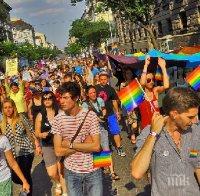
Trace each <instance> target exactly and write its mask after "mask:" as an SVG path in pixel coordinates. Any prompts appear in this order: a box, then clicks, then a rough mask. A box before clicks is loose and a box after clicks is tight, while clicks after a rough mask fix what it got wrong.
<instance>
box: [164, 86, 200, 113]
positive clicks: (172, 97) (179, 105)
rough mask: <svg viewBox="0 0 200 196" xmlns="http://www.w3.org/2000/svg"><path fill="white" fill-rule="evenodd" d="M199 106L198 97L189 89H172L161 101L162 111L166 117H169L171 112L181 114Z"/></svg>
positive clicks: (199, 99) (199, 98) (199, 100)
mask: <svg viewBox="0 0 200 196" xmlns="http://www.w3.org/2000/svg"><path fill="white" fill-rule="evenodd" d="M199 105H200V97H199V96H198V95H197V93H196V92H195V91H193V90H192V89H190V88H184V87H175V88H172V89H170V90H169V91H168V93H167V94H166V96H165V97H164V99H163V111H164V113H165V114H166V115H169V113H170V112H171V111H172V110H176V111H178V112H179V113H183V112H186V111H188V110H189V109H191V108H198V107H199Z"/></svg>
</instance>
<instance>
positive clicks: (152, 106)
mask: <svg viewBox="0 0 200 196" xmlns="http://www.w3.org/2000/svg"><path fill="white" fill-rule="evenodd" d="M135 79H136V81H137V83H138V85H139V86H140V89H141V90H142V92H143V93H144V95H145V97H146V99H147V101H148V102H149V103H150V105H151V108H152V109H153V111H154V112H156V109H155V107H154V105H153V104H152V103H151V101H150V99H149V97H148V96H147V94H146V93H145V91H144V89H143V88H142V86H141V84H140V82H139V81H138V79H137V78H135Z"/></svg>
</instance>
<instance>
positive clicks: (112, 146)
mask: <svg viewBox="0 0 200 196" xmlns="http://www.w3.org/2000/svg"><path fill="white" fill-rule="evenodd" d="M150 61H151V59H150V57H147V58H146V60H145V64H144V68H143V71H142V73H141V75H139V76H138V80H139V82H140V84H141V87H142V88H143V90H144V92H145V98H144V101H143V102H142V103H141V104H140V105H139V107H138V108H135V109H134V110H133V111H131V112H127V111H126V109H125V108H124V107H123V106H122V105H121V103H120V100H119V98H118V95H117V91H119V90H120V89H121V88H124V87H126V86H127V85H129V84H130V82H131V81H132V80H133V79H134V78H135V77H136V74H135V73H134V72H133V70H132V69H129V68H128V69H125V70H123V69H122V75H123V81H122V82H121V83H119V82H117V78H116V77H115V76H114V75H113V70H112V69H111V66H110V65H109V62H108V61H106V60H100V61H97V60H94V59H92V58H80V59H78V58H77V59H65V60H60V59H57V60H43V61H41V62H38V63H36V64H35V65H34V66H32V67H27V68H23V69H22V70H20V71H19V73H18V74H17V75H15V76H8V74H4V78H2V80H1V84H0V92H1V93H0V98H1V99H0V100H1V116H0V120H1V121H0V130H1V135H0V149H1V152H0V195H2V196H10V195H12V182H15V183H17V184H21V185H22V189H23V191H24V192H26V193H27V195H29V196H31V195H32V192H33V184H32V178H31V168H32V163H33V160H34V156H35V155H40V156H42V158H43V161H44V163H45V168H46V171H47V173H48V175H49V177H50V178H51V180H52V181H54V183H55V190H54V194H55V195H62V196H66V195H69V196H102V195H103V177H102V175H103V173H106V172H107V173H109V174H110V178H111V179H112V180H120V176H118V174H117V171H115V167H114V166H115V164H117V163H114V162H113V161H112V159H111V164H110V166H109V167H104V168H101V167H99V168H96V167H94V166H93V153H95V152H100V151H111V154H112V151H113V150H116V152H117V155H118V156H121V157H124V158H125V157H126V152H125V151H124V148H123V140H122V137H121V130H122V129H123V130H125V131H127V136H128V137H129V138H130V143H131V144H132V145H135V144H136V146H137V150H136V154H135V156H134V159H133V162H132V175H133V177H134V178H135V179H140V178H142V177H143V176H144V175H145V173H147V172H148V173H149V174H150V176H151V182H150V183H151V185H152V195H156V196H157V195H162V196H163V195H175V193H177V194H178V195H184V194H185V192H186V194H185V195H187V196H188V195H199V188H198V184H197V181H195V177H194V173H195V172H196V175H197V179H200V175H199V173H200V171H199V170H198V167H199V166H200V165H199V163H200V159H199V158H200V155H199V154H198V151H199V150H200V145H198V141H199V140H198V139H200V138H199V136H200V135H199V133H198V130H199V127H198V125H196V124H197V122H198V117H197V116H198V107H199V104H200V98H199V97H198V95H197V93H196V92H194V91H193V90H191V89H189V88H183V87H178V88H173V89H170V90H169V88H170V83H169V77H168V74H167V68H166V62H165V60H164V59H162V58H158V66H159V67H160V69H161V70H162V78H163V81H162V83H161V85H157V82H156V80H155V75H154V73H151V72H149V70H148V67H149V65H150ZM168 90H169V92H167V91H168ZM161 93H167V94H166V96H165V98H164V100H163V105H162V109H161V108H160V106H159V104H158V99H159V95H160V94H161ZM193 124H195V125H194V126H193ZM191 127H192V128H191ZM192 150H193V151H195V152H197V156H196V157H193V158H190V156H189V155H190V151H191V153H192V152H193V151H192ZM193 153H194V152H193ZM195 155H196V154H195ZM111 157H112V156H111ZM149 168H150V170H148V169H149ZM172 174H177V175H184V176H185V177H186V180H187V181H186V182H185V184H184V185H183V183H180V184H179V183H177V184H176V183H175V186H174V181H173V180H172V178H170V177H171V176H170V175H172ZM170 180H171V181H170ZM172 181H173V182H172ZM175 181H176V179H175ZM170 186H172V188H170V190H169V187H170ZM182 186H184V188H185V189H184V191H183V189H182V188H181V187H182ZM187 186H188V187H187ZM169 191H171V192H169ZM171 193H172V194H171Z"/></svg>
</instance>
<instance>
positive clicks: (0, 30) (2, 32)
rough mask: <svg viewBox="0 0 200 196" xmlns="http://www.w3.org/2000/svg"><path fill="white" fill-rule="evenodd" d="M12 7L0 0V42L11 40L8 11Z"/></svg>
mask: <svg viewBox="0 0 200 196" xmlns="http://www.w3.org/2000/svg"><path fill="white" fill-rule="evenodd" d="M11 10H12V8H11V7H10V6H9V5H8V4H7V3H5V2H4V1H3V0H0V42H1V41H12V39H13V37H12V28H11V25H10V11H11Z"/></svg>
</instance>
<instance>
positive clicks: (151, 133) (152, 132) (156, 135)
mask: <svg viewBox="0 0 200 196" xmlns="http://www.w3.org/2000/svg"><path fill="white" fill-rule="evenodd" d="M149 135H151V136H154V137H156V139H158V137H159V134H158V133H156V132H154V131H150V133H149Z"/></svg>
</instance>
